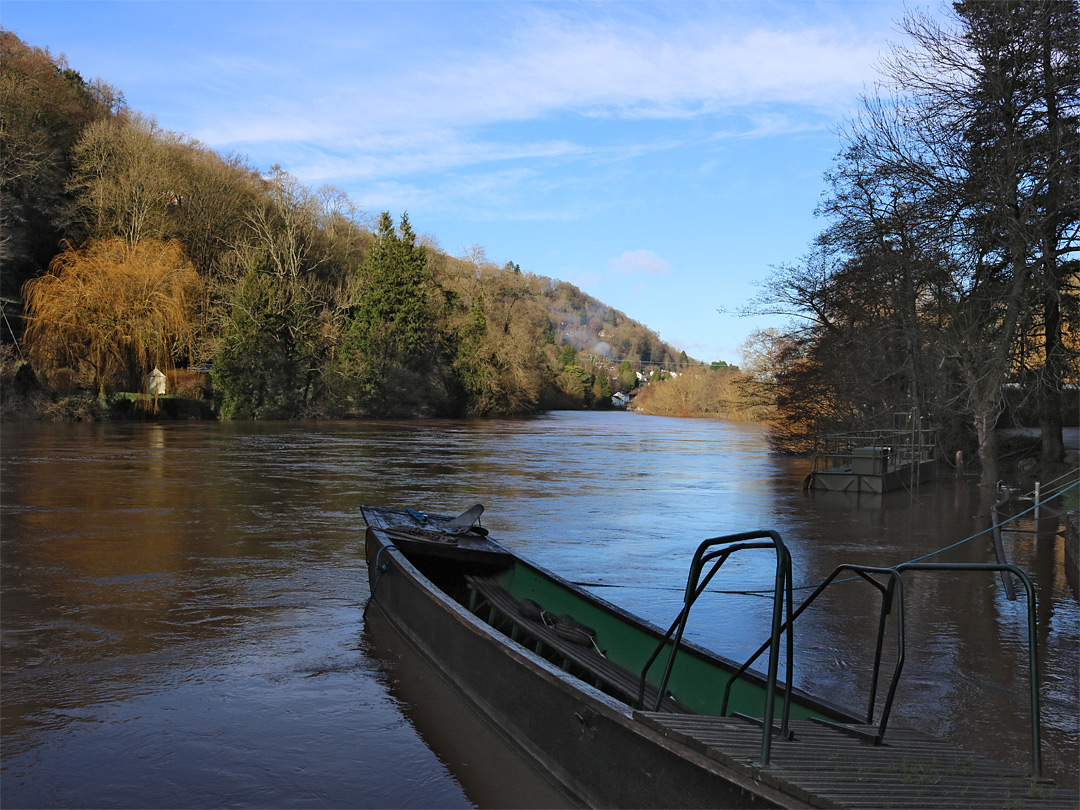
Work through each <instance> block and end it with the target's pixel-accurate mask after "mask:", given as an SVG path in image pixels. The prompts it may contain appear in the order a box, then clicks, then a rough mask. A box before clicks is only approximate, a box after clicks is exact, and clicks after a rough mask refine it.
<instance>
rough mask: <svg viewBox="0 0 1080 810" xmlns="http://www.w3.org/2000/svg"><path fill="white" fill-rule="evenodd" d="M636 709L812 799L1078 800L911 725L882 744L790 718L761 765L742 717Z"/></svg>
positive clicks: (882, 804)
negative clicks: (786, 735) (788, 734)
mask: <svg viewBox="0 0 1080 810" xmlns="http://www.w3.org/2000/svg"><path fill="white" fill-rule="evenodd" d="M634 717H635V718H636V719H638V720H640V721H641V722H643V723H645V724H647V725H649V726H651V727H652V728H654V729H656V730H658V731H660V732H661V733H663V734H665V735H666V736H668V737H669V738H671V739H673V740H675V741H678V742H680V743H682V744H684V745H687V746H689V747H690V748H692V749H694V750H696V751H698V752H700V753H704V754H705V755H707V756H710V757H713V758H715V759H718V760H720V761H721V762H724V763H725V764H727V765H729V766H731V767H734V768H738V769H740V770H743V771H745V772H746V773H748V774H750V775H752V776H753V777H754V778H755V779H758V780H760V781H761V782H763V783H765V784H768V785H771V786H772V787H776V788H779V789H780V790H783V791H784V792H786V793H788V794H789V795H791V796H792V797H793V798H795V799H797V800H800V801H803V802H806V803H808V804H811V805H813V806H815V807H830V808H851V810H855V808H866V809H867V810H870V808H893V809H894V810H897V809H902V808H910V809H911V810H915V809H916V808H919V809H920V810H921V809H922V808H925V810H933V809H934V808H943V809H944V808H949V810H952V808H987V809H989V808H995V810H1002V808H1017V809H1019V808H1030V809H1031V810H1043V809H1045V810H1057V808H1061V809H1062V810H1076V809H1077V808H1078V807H1080V794H1078V793H1077V792H1076V791H1072V790H1066V789H1063V788H1061V787H1058V786H1057V785H1055V784H1054V783H1053V782H1052V781H1050V780H1033V779H1031V778H1029V777H1028V776H1027V775H1026V774H1025V773H1024V772H1023V771H1021V770H1019V769H1016V768H1012V767H1010V766H1007V765H1002V764H1001V763H1000V762H995V761H994V760H991V759H988V758H986V757H982V756H979V755H978V754H973V753H971V752H969V751H965V750H963V749H960V748H957V747H956V746H954V745H951V744H950V743H947V742H944V741H942V740H938V739H936V738H934V737H931V736H929V735H928V734H924V733H922V732H919V731H914V730H911V729H904V728H890V729H889V731H888V734H887V736H886V742H885V744H884V745H881V746H874V745H872V744H870V743H868V742H863V741H861V740H860V739H858V738H857V737H856V736H854V735H852V734H846V733H844V732H843V731H840V730H837V729H834V728H831V727H829V726H825V725H822V724H820V723H815V722H813V721H811V720H801V721H794V722H792V723H791V724H790V726H791V731H792V733H793V735H794V739H791V740H784V739H781V738H780V736H779V735H777V736H776V737H774V738H773V743H772V753H771V756H770V763H769V767H768V768H760V767H756V766H755V765H754V763H757V762H759V760H760V759H761V727H760V726H759V725H755V724H753V723H751V722H749V721H747V720H744V719H740V718H736V717H702V716H698V715H681V714H668V713H655V712H635V713H634ZM852 728H854V729H863V730H870V729H871V727H870V726H852Z"/></svg>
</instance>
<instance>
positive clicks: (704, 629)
mask: <svg viewBox="0 0 1080 810" xmlns="http://www.w3.org/2000/svg"><path fill="white" fill-rule="evenodd" d="M0 458H2V467H0V472H2V477H0V542H2V545H0V548H2V558H0V562H2V572H0V574H2V578H0V587H2V591H0V629H2V692H0V702H2V726H0V731H2V747H3V759H2V765H0V768H2V771H0V779H2V782H0V785H2V791H3V804H4V806H5V807H7V808H19V807H73V806H78V807H116V808H135V807H140V808H141V807H161V808H165V807H209V806H221V807H226V806H227V807H389V808H396V807H401V808H406V807H408V808H411V807H470V806H474V807H475V806H479V807H495V806H555V805H559V804H560V803H561V801H562V800H561V797H560V795H559V794H558V792H557V791H556V790H554V789H553V788H552V786H551V785H550V784H548V783H547V781H546V780H545V778H544V777H543V775H542V774H538V773H536V772H534V771H533V770H532V769H531V768H530V767H529V766H528V765H527V764H525V763H524V762H522V761H521V760H520V759H519V758H518V757H517V754H516V753H515V751H514V749H513V748H511V747H510V746H507V745H506V744H505V743H504V742H503V741H502V740H501V738H500V737H499V736H498V735H497V734H495V733H494V732H493V731H492V730H491V729H490V728H488V727H486V725H485V724H484V723H483V722H482V721H480V720H479V719H478V718H476V717H475V716H473V715H472V714H471V713H470V712H469V711H468V710H467V708H465V707H463V706H461V705H459V704H458V703H457V702H456V698H455V695H454V694H453V693H452V692H450V690H448V689H447V688H446V686H445V684H443V683H442V681H441V679H440V678H439V677H438V675H437V673H434V672H431V671H430V670H429V669H427V668H426V667H425V665H424V663H423V662H422V661H418V660H416V659H415V656H413V655H412V654H411V653H410V651H409V649H408V648H407V646H406V645H402V644H401V643H400V639H398V638H397V637H396V636H395V634H394V633H393V631H392V630H391V629H389V628H388V627H386V626H385V625H384V624H383V623H382V622H380V621H379V618H378V614H377V611H374V610H373V611H372V612H371V614H370V615H369V621H368V622H367V623H365V621H364V620H363V618H362V611H363V607H364V604H365V602H366V600H367V597H368V591H367V584H366V578H365V564H364V559H363V545H362V542H361V540H362V536H363V521H362V519H361V517H360V506H361V505H362V504H364V503H376V504H388V505H397V506H410V507H417V508H420V509H424V510H429V511H444V512H445V511H455V510H459V509H465V508H466V507H468V506H470V505H472V504H473V503H476V502H480V503H483V504H485V505H486V507H487V511H486V513H485V515H484V520H483V523H484V525H485V526H486V527H487V528H488V529H490V530H491V532H492V535H493V536H494V537H496V538H498V539H499V540H500V541H502V542H504V543H505V544H506V545H508V546H510V547H511V548H513V549H515V550H517V551H518V552H520V553H522V554H524V555H526V556H528V557H530V558H532V559H533V560H535V561H537V562H539V563H540V564H541V565H543V566H545V567H547V568H550V569H552V570H554V571H557V572H558V573H561V574H563V575H564V576H566V577H568V578H570V579H571V580H574V581H577V582H582V583H588V584H589V587H591V588H594V589H595V590H596V592H597V593H599V594H600V595H602V596H603V597H604V598H606V599H608V600H609V601H612V602H615V603H617V604H619V605H621V606H623V607H626V608H628V609H630V610H632V611H634V612H636V613H639V614H642V615H644V616H646V617H647V618H649V619H651V620H652V621H654V622H655V623H657V624H661V625H663V626H667V624H668V623H669V622H670V620H671V619H672V617H673V616H674V615H675V613H676V612H677V610H678V606H679V601H680V598H681V591H682V588H683V585H684V584H685V576H686V569H687V566H688V564H689V557H690V554H691V553H692V551H693V549H694V548H695V547H696V546H697V544H698V543H699V542H700V541H701V540H703V539H705V538H707V537H713V536H717V535H721V534H725V533H731V532H738V531H743V530H747V529H760V528H770V529H776V530H778V531H779V532H780V533H781V534H782V535H783V537H784V539H785V541H786V542H787V543H788V545H789V547H790V548H791V550H792V555H793V558H794V561H795V581H796V584H797V585H813V584H816V583H817V582H819V581H820V580H821V579H822V578H823V577H824V576H825V575H827V574H828V573H829V572H830V571H831V570H832V569H833V568H834V567H835V566H836V565H838V564H839V563H841V562H860V563H866V564H873V565H889V564H896V563H899V562H902V561H905V560H911V559H914V558H916V557H920V556H922V555H925V554H928V553H930V552H933V551H936V550H937V549H940V548H942V547H945V546H948V545H951V544H953V543H957V542H958V541H961V540H963V539H965V538H967V537H969V536H971V535H974V534H976V533H978V532H981V531H982V530H984V529H985V528H986V527H987V526H988V525H989V524H988V521H987V518H986V517H985V516H978V513H979V511H980V506H979V497H978V492H977V490H976V488H975V487H974V484H973V482H972V481H970V480H967V481H957V480H956V479H955V478H954V477H953V476H952V475H951V474H948V475H945V476H942V477H941V478H939V480H937V481H935V482H934V483H932V484H929V485H924V486H923V487H922V489H921V490H920V491H918V492H917V493H914V494H912V493H907V492H895V493H890V494H888V495H887V496H863V497H861V498H857V497H855V496H847V495H842V494H837V493H821V494H806V493H804V492H803V491H802V489H801V484H802V481H803V478H804V477H805V475H806V473H807V471H808V469H809V462H808V461H807V460H805V459H790V458H779V457H775V456H771V455H769V453H768V452H767V449H766V446H765V443H764V441H763V437H762V434H761V432H760V429H759V428H758V427H757V426H755V425H745V424H736V423H729V422H722V421H713V420H678V419H667V418H659V417H646V416H641V415H636V414H631V413H623V412H619V413H571V412H557V413H552V414H548V415H544V416H541V417H538V418H534V419H528V420H496V421H437V422H393V423H386V422H378V423H373V422H330V423H245V422H225V423H203V422H198V423H194V422H193V423H179V422H177V423H159V424H153V423H101V424H39V423H33V424H23V423H7V424H4V425H2V426H0ZM1016 525H1017V528H1018V529H1021V530H1022V531H1009V532H1006V533H1005V538H1004V539H1005V550H1006V554H1007V555H1008V557H1009V560H1010V561H1011V562H1015V563H1016V564H1018V565H1020V566H1021V567H1023V568H1025V569H1026V570H1028V571H1029V572H1030V573H1031V575H1032V577H1033V579H1034V581H1035V584H1036V587H1037V591H1038V605H1039V615H1038V626H1037V634H1038V639H1039V643H1040V654H1041V656H1042V666H1041V670H1042V671H1041V673H1040V678H1041V695H1042V700H1043V712H1042V714H1043V746H1042V747H1043V761H1044V771H1045V772H1046V773H1047V774H1048V775H1051V776H1053V777H1055V778H1057V779H1058V780H1059V781H1061V782H1062V783H1063V784H1066V785H1069V786H1071V787H1076V786H1077V781H1078V773H1077V771H1078V765H1077V763H1078V760H1080V744H1078V714H1080V711H1078V689H1080V673H1078V668H1080V664H1078V656H1080V609H1078V606H1077V602H1076V600H1075V599H1074V597H1073V596H1072V594H1071V593H1070V591H1069V589H1068V585H1067V584H1066V581H1065V576H1064V570H1063V551H1062V540H1061V538H1060V537H1059V536H1057V535H1056V534H1055V533H1054V532H1053V531H1052V530H1050V531H1048V530H1047V529H1048V528H1051V529H1052V527H1048V526H1047V525H1046V524H1045V522H1044V524H1042V526H1041V528H1042V529H1044V530H1043V531H1042V532H1035V531H1034V529H1035V528H1036V527H1035V526H1034V524H1033V523H1032V522H1031V521H1030V520H1027V521H1023V520H1022V521H1019V522H1018V523H1017V524H1016ZM993 558H994V556H993V547H992V543H991V539H990V535H988V534H987V535H982V536H981V537H978V538H976V539H974V540H971V541H969V542H967V543H962V544H960V545H959V546H957V547H955V548H953V549H951V550H950V551H948V552H946V553H945V554H942V555H938V556H936V557H934V558H933V560H934V561H967V562H970V561H979V562H989V561H993ZM909 577H910V581H909ZM771 580H772V571H771V562H770V561H769V560H768V559H767V558H765V557H762V558H761V559H758V558H757V557H754V556H753V555H748V559H746V560H736V559H733V560H732V562H731V563H729V565H728V566H727V567H725V571H724V573H723V574H722V575H721V577H719V578H718V579H717V581H716V582H715V584H714V588H715V589H716V591H717V592H716V593H712V594H710V595H709V596H708V597H706V598H705V599H704V600H703V601H702V602H701V603H700V604H699V606H698V607H695V612H694V616H693V618H692V621H691V628H690V633H689V635H691V637H692V638H694V640H696V641H698V642H700V643H703V644H705V645H707V646H709V647H711V648H713V649H716V650H717V651H719V652H721V653H724V654H726V655H728V656H730V657H734V658H742V657H745V656H746V655H748V654H749V653H750V652H751V651H752V650H753V649H754V648H756V647H757V645H758V643H759V642H760V641H761V640H762V639H763V638H764V636H765V632H766V627H767V622H768V612H769V607H770V604H769V601H768V600H767V599H765V598H763V597H762V596H761V595H760V594H755V593H747V592H751V591H756V590H760V589H767V588H769V587H771ZM905 595H906V600H907V601H906V611H907V622H908V628H907V632H908V638H907V663H906V667H905V674H904V679H903V681H902V684H901V687H900V689H899V691H898V694H897V699H896V700H897V703H896V707H895V708H894V713H893V719H892V720H891V721H890V723H891V724H897V725H907V726H914V727H916V728H919V729H922V730H924V731H928V732H930V733H933V734H936V735H938V736H941V737H945V738H947V739H949V740H951V741H952V742H954V743H956V744H957V745H961V746H965V747H968V748H970V749H972V750H975V751H977V752H979V753H982V754H986V755H988V756H991V757H994V758H996V759H999V760H1004V761H1007V762H1010V763H1013V764H1016V765H1018V766H1021V767H1025V766H1027V764H1028V763H1029V762H1030V747H1029V727H1028V700H1027V695H1026V689H1027V686H1026V683H1027V681H1026V678H1027V675H1026V662H1027V650H1026V643H1025V642H1026V637H1027V636H1026V632H1027V631H1026V624H1025V612H1024V609H1023V601H1022V600H1021V601H1016V602H1010V601H1008V600H1007V599H1006V598H1005V595H1004V593H1003V590H1002V587H1001V583H1000V581H999V580H998V579H997V577H996V575H991V574H978V575H963V576H961V575H947V576H940V575H936V576H931V575H924V574H915V573H912V574H909V575H907V576H906V577H905ZM875 605H876V601H875V597H874V596H873V594H872V593H871V589H870V588H869V586H866V585H865V584H864V583H851V584H846V585H840V586H837V588H836V589H835V590H834V591H832V592H830V595H829V596H828V597H827V598H826V599H825V601H823V602H821V603H820V606H815V607H814V608H812V609H811V610H809V611H807V613H806V614H805V615H804V617H803V618H801V619H800V623H799V624H798V625H797V634H796V635H797V641H796V647H797V664H796V680H797V682H798V684H799V685H800V686H802V687H804V688H806V689H808V690H809V691H811V692H817V693H820V694H824V695H827V696H828V697H829V698H830V699H831V700H833V701H835V702H840V703H846V704H849V705H852V706H865V701H866V695H867V689H868V679H869V671H870V662H871V661H872V659H873V636H874V632H875V629H876V622H877V620H876V615H875V613H876V608H875V607H874V606H875ZM879 705H880V704H879Z"/></svg>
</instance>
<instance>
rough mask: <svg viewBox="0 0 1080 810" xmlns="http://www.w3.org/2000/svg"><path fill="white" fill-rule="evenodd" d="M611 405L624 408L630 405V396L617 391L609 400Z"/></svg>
mask: <svg viewBox="0 0 1080 810" xmlns="http://www.w3.org/2000/svg"><path fill="white" fill-rule="evenodd" d="M611 404H612V405H614V406H615V407H616V408H625V407H626V406H627V405H629V404H630V395H629V394H624V393H623V392H622V391H619V392H618V393H617V394H615V395H614V396H613V397H612V398H611Z"/></svg>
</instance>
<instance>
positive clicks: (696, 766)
mask: <svg viewBox="0 0 1080 810" xmlns="http://www.w3.org/2000/svg"><path fill="white" fill-rule="evenodd" d="M390 545H391V540H390V538H389V537H388V536H387V535H385V534H384V533H382V532H381V531H379V530H376V529H371V528H369V529H368V532H367V538H366V554H367V559H368V561H369V574H370V584H371V588H372V594H373V596H372V598H373V603H374V605H375V606H376V607H377V609H379V610H381V611H382V613H383V614H384V616H385V617H386V618H387V619H388V620H389V621H390V622H391V623H392V624H393V625H394V626H395V627H396V628H397V629H398V631H399V632H400V633H401V634H402V635H403V636H404V637H405V639H406V640H407V641H408V642H409V643H410V644H412V645H413V646H414V647H415V648H416V649H417V650H419V651H420V652H421V653H422V654H423V655H424V656H425V657H426V658H427V659H428V660H430V661H431V662H432V663H433V664H434V666H435V667H436V668H437V669H438V670H439V671H440V672H441V673H442V674H443V675H444V677H445V678H446V679H447V680H448V681H449V682H450V683H451V684H452V685H453V686H454V687H455V688H456V689H457V690H458V691H459V692H460V693H461V694H462V695H463V696H464V697H465V699H466V700H467V701H468V702H469V703H471V704H472V705H473V706H474V707H475V708H476V709H477V711H479V712H480V713H481V714H482V715H484V716H485V717H486V718H488V719H489V720H490V722H491V723H492V724H493V726H494V727H495V728H497V729H498V730H499V731H500V732H501V733H502V734H503V736H504V737H505V738H506V739H507V740H508V741H509V742H510V743H512V744H513V745H515V746H517V747H518V748H519V749H520V750H521V751H523V752H524V753H525V754H526V755H527V756H528V757H529V758H530V759H532V760H533V761H534V762H535V763H536V764H537V765H538V766H539V767H541V768H543V769H544V770H545V771H546V772H547V773H549V774H551V775H552V777H553V778H554V779H555V780H557V781H558V783H559V784H560V785H561V786H562V787H563V789H564V790H565V792H566V793H567V795H569V796H572V797H573V798H574V799H575V800H576V801H578V802H580V803H581V804H583V805H586V806H589V807H733V808H735V807H737V808H744V807H745V808H752V807H806V806H809V805H805V804H802V803H800V802H799V801H798V800H796V799H795V798H794V797H792V796H789V795H786V794H784V793H781V792H780V791H777V790H775V789H774V788H771V787H769V786H766V785H763V784H761V783H760V782H757V781H755V780H754V779H752V778H750V777H748V776H747V775H746V774H745V773H740V772H736V771H734V770H732V769H730V768H728V767H726V766H724V765H723V763H721V762H719V761H717V760H715V759H713V758H711V757H709V756H706V755H704V754H701V753H698V752H695V751H692V750H690V749H689V748H687V747H686V746H684V745H682V744H680V743H679V742H677V741H675V740H673V739H670V738H668V737H666V736H665V735H664V734H662V733H661V732H659V731H656V730H654V729H652V728H649V727H647V726H646V725H644V724H643V723H641V722H639V721H638V720H636V719H635V718H634V712H633V710H632V709H631V708H630V707H628V706H627V705H625V704H623V703H620V702H619V701H618V700H616V699H614V698H612V697H609V696H607V695H605V694H604V693H602V692H600V691H599V690H597V689H594V688H592V687H590V686H588V685H587V684H584V683H582V682H581V681H579V680H577V679H576V678H573V677H572V676H570V675H568V674H567V673H565V672H563V671H562V670H560V669H558V668H557V667H555V666H554V665H552V664H550V663H548V662H547V661H545V660H544V659H543V658H541V657H539V656H537V655H535V654H533V653H532V652H530V651H529V650H527V649H525V648H524V647H521V646H520V645H517V644H514V643H513V642H510V641H508V639H507V638H506V637H505V636H503V635H502V634H500V633H498V632H497V631H496V630H494V629H493V628H491V627H490V626H488V625H487V624H486V623H485V622H483V621H481V620H480V619H478V618H477V617H476V616H474V615H473V614H472V613H470V612H469V611H467V610H466V609H465V608H463V607H462V606H461V605H459V604H458V603H457V602H456V601H455V600H453V599H452V598H450V597H449V596H447V595H446V594H445V593H443V592H442V591H441V590H440V589H439V588H438V587H437V586H436V585H435V584H434V583H433V582H431V581H430V580H429V579H427V577H425V576H424V574H423V573H421V572H420V571H419V570H418V569H417V568H416V567H415V566H413V565H412V564H411V563H410V562H409V560H408V559H407V558H406V557H405V555H404V554H402V553H401V552H400V551H399V550H397V549H395V548H389V546H390ZM376 561H377V562H376Z"/></svg>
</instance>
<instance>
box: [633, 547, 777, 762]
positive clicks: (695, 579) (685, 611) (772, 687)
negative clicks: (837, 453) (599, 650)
mask: <svg viewBox="0 0 1080 810" xmlns="http://www.w3.org/2000/svg"><path fill="white" fill-rule="evenodd" d="M764 538H767V539H764ZM716 546H720V548H714V547H716ZM770 548H771V549H774V550H775V551H776V576H775V581H774V587H773V615H772V632H771V633H770V635H769V639H770V640H769V641H768V642H766V644H765V646H766V647H770V651H769V668H768V675H767V676H766V680H765V710H764V720H763V731H762V737H761V764H762V765H763V766H764V765H768V764H769V755H770V752H771V749H772V732H773V718H774V716H775V713H776V706H775V701H776V683H777V680H776V674H777V669H778V668H779V652H780V635H781V633H784V632H785V629H786V633H785V635H786V636H787V676H786V683H787V686H786V688H785V689H784V703H783V710H782V713H781V721H780V732H781V734H783V733H786V731H787V726H788V717H789V715H790V709H791V679H792V666H793V660H794V649H795V643H794V636H793V631H792V627H791V624H792V623H791V621H790V620H789V621H787V622H784V620H783V608H784V595H785V593H786V595H787V610H788V615H789V616H790V615H791V608H792V604H793V601H794V599H793V596H792V584H791V554H790V552H789V551H788V549H787V546H785V545H784V541H783V540H782V539H781V537H780V535H779V534H778V533H777V532H774V531H771V530H762V531H753V532H741V533H739V534H729V535H725V536H723V537H713V538H710V539H708V540H705V541H703V542H702V543H701V544H700V545H699V546H698V548H697V550H696V551H695V552H694V558H693V560H692V562H691V563H690V573H689V575H688V576H687V580H686V593H685V595H684V597H683V607H682V610H680V611H679V615H678V616H677V617H676V618H675V621H674V622H672V624H671V627H669V628H668V630H667V632H666V633H665V634H664V636H663V638H662V639H661V640H660V643H659V644H658V645H657V647H656V649H655V650H654V651H653V653H652V655H651V656H649V659H648V661H646V662H645V666H644V667H643V668H642V670H641V679H640V682H639V684H638V706H640V707H642V708H644V704H645V679H646V676H647V675H648V672H649V670H650V669H651V668H652V665H653V663H655V661H656V659H657V657H658V656H659V655H660V652H661V651H662V650H663V649H664V648H665V647H666V646H667V645H668V642H669V641H671V638H672V634H673V633H674V635H675V638H674V640H673V641H672V642H671V653H670V654H669V655H668V660H667V665H666V666H665V668H664V674H663V677H662V678H661V679H660V683H659V685H658V689H657V698H656V703H655V705H654V706H653V711H657V710H659V708H660V704H661V702H662V701H663V699H664V695H665V690H666V689H667V684H668V681H669V679H670V677H671V671H672V668H673V667H674V665H675V656H676V655H677V654H678V651H679V647H680V645H681V644H682V637H683V633H684V631H685V630H686V623H687V620H688V619H689V617H690V608H692V607H693V605H694V603H695V602H696V601H697V599H698V597H700V596H701V594H702V593H703V592H704V591H705V588H706V587H707V586H708V584H709V582H710V581H712V578H713V577H714V576H715V575H716V573H717V572H718V571H719V570H720V567H721V566H722V565H723V564H724V563H725V562H726V561H727V559H728V557H730V556H731V555H732V554H734V553H735V552H736V551H745V550H748V549H770ZM709 549H714V550H712V551H709ZM712 560H716V562H715V563H714V564H713V566H712V568H711V570H710V571H709V573H708V574H707V575H706V576H705V577H704V579H702V578H701V572H702V570H703V568H704V566H705V564H706V563H707V562H710V561H712ZM763 649H764V648H763ZM760 652H761V651H759V653H758V654H759V655H760ZM756 657H757V656H756V655H755V658H756ZM740 674H741V673H740ZM733 677H734V676H733ZM730 684H731V680H729V682H728V685H729V688H730Z"/></svg>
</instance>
